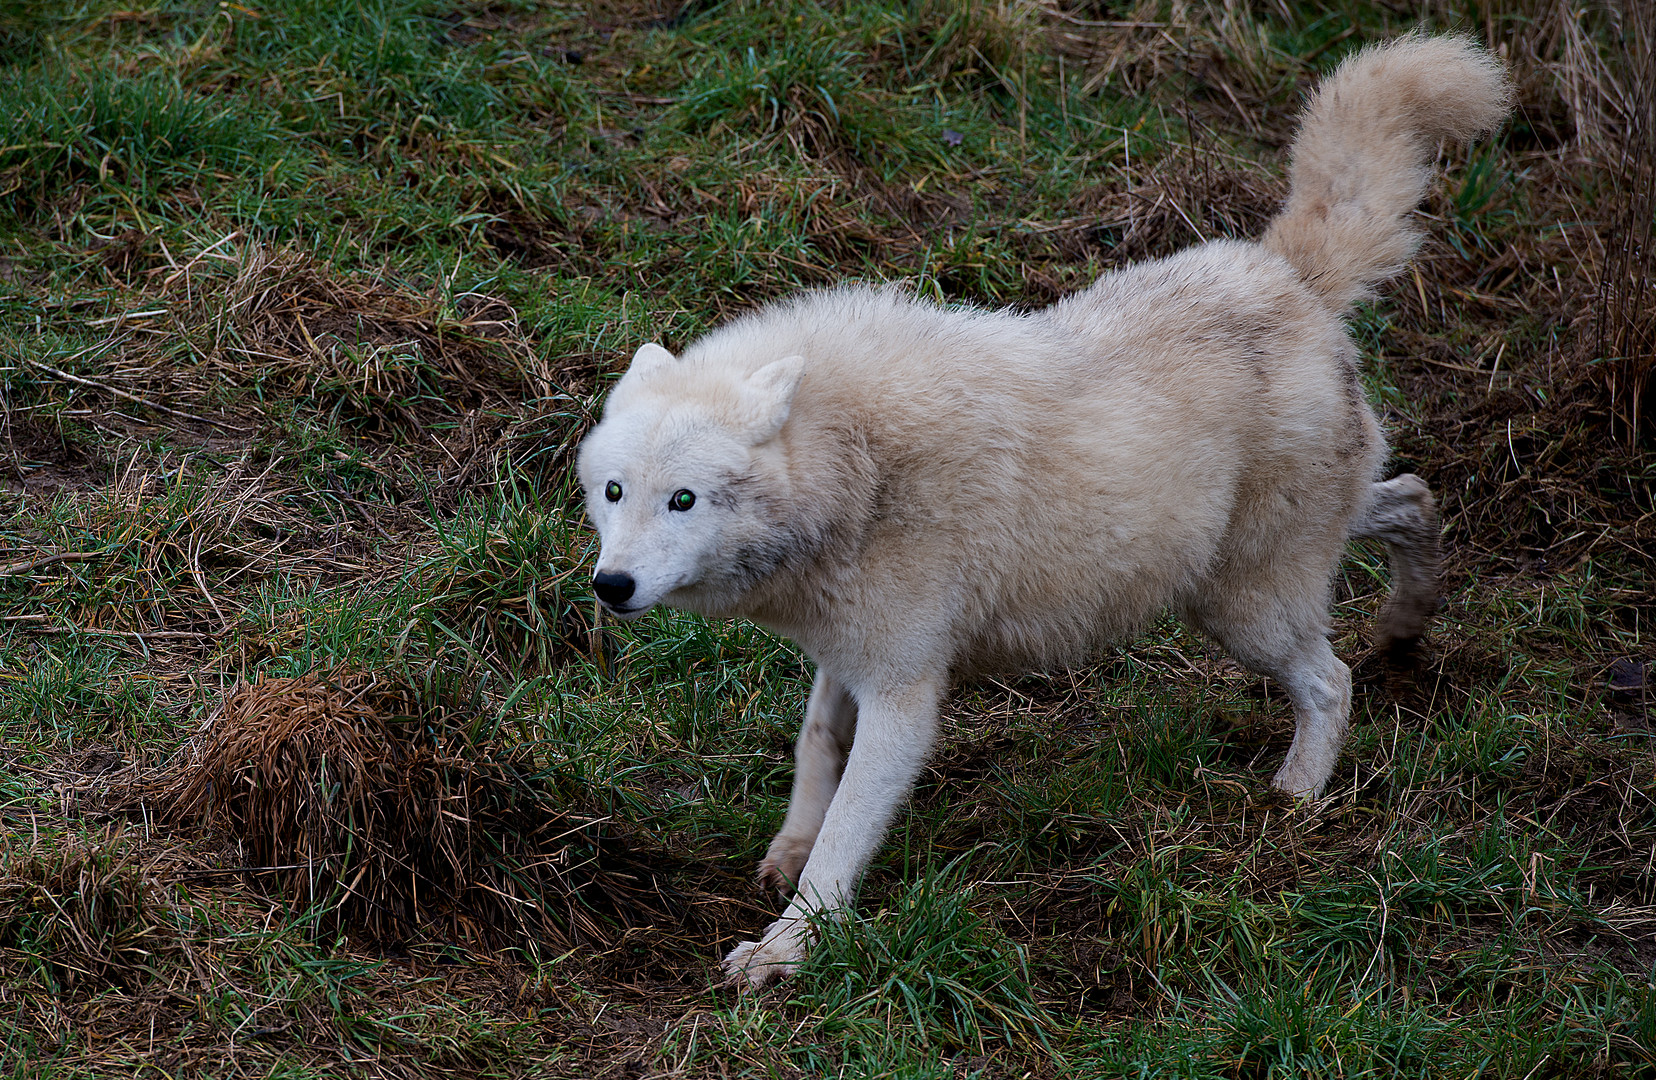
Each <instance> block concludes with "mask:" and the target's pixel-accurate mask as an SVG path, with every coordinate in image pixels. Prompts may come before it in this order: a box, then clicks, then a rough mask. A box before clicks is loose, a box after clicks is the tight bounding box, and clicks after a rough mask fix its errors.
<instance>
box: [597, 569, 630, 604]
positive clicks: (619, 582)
mask: <svg viewBox="0 0 1656 1080" xmlns="http://www.w3.org/2000/svg"><path fill="white" fill-rule="evenodd" d="M636 588H638V582H636V581H634V580H633V579H632V575H631V574H596V575H594V576H593V579H592V591H593V592H595V593H597V594H598V599H600V600H602V601H603V602H604V603H606V604H608V605H609V606H610V607H620V606H621V605H622V604H625V603H626V602H627V598H628V597H630V596H632V594H633V590H634V589H636Z"/></svg>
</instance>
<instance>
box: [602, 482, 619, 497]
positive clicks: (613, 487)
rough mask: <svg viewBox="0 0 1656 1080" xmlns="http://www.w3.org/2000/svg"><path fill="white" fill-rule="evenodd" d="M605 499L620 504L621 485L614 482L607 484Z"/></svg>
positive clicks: (605, 486)
mask: <svg viewBox="0 0 1656 1080" xmlns="http://www.w3.org/2000/svg"><path fill="white" fill-rule="evenodd" d="M604 498H606V499H608V500H609V501H610V502H620V501H621V485H620V484H617V483H616V482H615V481H614V480H611V481H610V482H609V483H607V484H605V485H604Z"/></svg>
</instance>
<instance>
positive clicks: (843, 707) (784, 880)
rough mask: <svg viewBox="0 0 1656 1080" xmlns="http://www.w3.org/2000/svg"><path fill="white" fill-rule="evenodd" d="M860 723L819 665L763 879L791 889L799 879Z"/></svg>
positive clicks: (763, 865)
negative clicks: (790, 792)
mask: <svg viewBox="0 0 1656 1080" xmlns="http://www.w3.org/2000/svg"><path fill="white" fill-rule="evenodd" d="M856 728H857V703H856V701H855V700H854V699H853V698H852V697H851V694H850V693H849V692H848V691H847V690H846V689H845V687H844V686H842V685H841V684H840V683H839V682H838V681H836V680H835V679H834V677H833V676H832V675H830V674H828V672H827V671H826V670H824V669H822V668H818V669H817V676H816V682H815V683H814V684H813V685H812V686H811V700H810V703H809V704H807V705H806V706H805V726H804V727H803V728H801V729H800V732H799V742H798V743H796V744H795V746H794V786H793V798H792V799H791V800H790V801H789V802H788V817H787V819H786V820H785V821H783V822H782V831H781V832H779V833H777V834H776V839H774V840H772V841H771V845H770V850H769V851H767V852H766V853H765V859H764V861H763V862H761V863H760V864H759V882H760V884H762V885H767V886H769V887H771V888H773V889H776V890H777V891H778V892H781V893H784V894H787V893H790V892H792V891H793V889H794V886H795V885H797V884H798V883H799V874H800V872H801V871H802V870H804V869H805V860H806V859H808V858H810V855H811V848H812V846H813V845H815V844H816V838H817V833H818V832H820V831H821V829H822V819H823V817H824V816H825V815H826V814H827V813H828V804H829V803H831V802H832V801H833V798H834V791H835V789H836V788H838V787H839V782H840V771H841V770H842V769H844V768H845V755H846V752H847V751H849V750H850V749H851V736H852V733H853V732H855V731H856Z"/></svg>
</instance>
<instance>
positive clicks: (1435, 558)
mask: <svg viewBox="0 0 1656 1080" xmlns="http://www.w3.org/2000/svg"><path fill="white" fill-rule="evenodd" d="M1351 536H1352V537H1353V538H1366V539H1374V540H1379V541H1381V542H1383V543H1384V544H1385V545H1386V562H1387V564H1388V565H1389V566H1390V567H1391V577H1392V584H1391V595H1390V596H1389V597H1387V598H1386V603H1385V605H1384V606H1383V607H1382V608H1381V609H1380V616H1379V618H1378V620H1377V621H1376V624H1375V631H1374V643H1375V645H1376V646H1378V647H1379V648H1382V649H1385V650H1386V651H1388V652H1389V653H1391V654H1392V655H1393V656H1406V655H1407V654H1409V653H1410V652H1412V651H1413V650H1414V647H1415V645H1417V644H1418V643H1419V641H1420V639H1421V638H1422V637H1424V636H1425V635H1426V621H1427V620H1428V619H1430V618H1431V617H1432V612H1434V611H1436V610H1437V606H1438V588H1437V583H1438V562H1439V559H1440V555H1439V551H1438V512H1437V504H1436V503H1435V502H1433V501H1432V490H1431V488H1429V487H1427V486H1426V481H1424V480H1422V479H1421V478H1420V477H1418V476H1416V475H1415V474H1414V473H1404V474H1402V475H1401V476H1396V477H1393V478H1392V479H1390V480H1386V481H1384V482H1382V483H1376V484H1371V485H1370V486H1369V501H1368V504H1367V505H1366V506H1364V507H1363V510H1362V512H1361V513H1359V514H1358V515H1357V518H1356V520H1354V521H1353V522H1352V523H1351Z"/></svg>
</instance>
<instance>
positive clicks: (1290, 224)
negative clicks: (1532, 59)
mask: <svg viewBox="0 0 1656 1080" xmlns="http://www.w3.org/2000/svg"><path fill="white" fill-rule="evenodd" d="M1508 95H1509V91H1508V85H1507V82H1506V80H1505V78H1504V76H1503V74H1502V71H1501V68H1500V66H1499V64H1498V63H1497V62H1496V61H1495V60H1494V59H1492V58H1491V57H1490V56H1489V55H1488V54H1486V53H1484V52H1483V51H1482V50H1480V49H1478V48H1476V47H1474V46H1473V45H1472V44H1471V43H1470V42H1469V41H1468V40H1467V39H1465V38H1461V37H1436V38H1428V37H1422V36H1419V35H1411V36H1408V37H1405V38H1403V39H1401V40H1399V41H1396V42H1394V43H1392V44H1390V45H1387V46H1384V47H1379V48H1370V49H1368V50H1366V51H1363V52H1361V53H1358V54H1357V55H1355V56H1353V57H1352V58H1350V59H1348V60H1347V61H1346V62H1345V63H1344V64H1343V65H1342V66H1341V67H1340V68H1339V70H1338V71H1336V72H1335V73H1334V74H1333V75H1332V76H1331V77H1330V78H1329V79H1328V80H1327V81H1326V82H1325V83H1324V84H1323V86H1322V87H1321V89H1320V90H1318V91H1317V93H1316V94H1315V95H1314V96H1313V97H1312V99H1311V101H1310V104H1309V106H1308V108H1307V110H1306V112H1305V115H1304V119H1303V123H1302V127H1301V130H1300V133H1299V136H1298V139H1297V140H1296V142H1295V144H1294V148H1293V164H1292V169H1291V173H1290V179H1291V193H1290V195H1289V198H1288V202H1287V205H1286V206H1285V207H1284V208H1283V210H1282V213H1281V214H1280V215H1279V216H1278V217H1277V218H1276V219H1275V220H1274V221H1272V223H1271V225H1270V227H1269V229H1268V230H1267V231H1266V233H1265V236H1264V238H1263V239H1262V240H1261V241H1259V242H1258V243H1247V242H1241V241H1235V240H1220V241H1215V242H1213V243H1208V244H1204V245H1202V246H1200V247H1196V248H1192V249H1189V250H1187V251H1184V252H1181V253H1180V254H1178V255H1174V256H1172V257H1170V258H1166V259H1162V260H1159V261H1156V262H1151V263H1146V264H1142V265H1137V266H1130V267H1127V268H1126V269H1123V270H1118V271H1115V272H1113V273H1110V274H1108V275H1106V276H1105V277H1103V278H1102V279H1100V280H1099V281H1098V282H1097V283H1096V284H1094V285H1093V286H1092V287H1091V288H1089V289H1087V290H1086V291H1085V292H1082V293H1078V294H1076V295H1074V296H1071V297H1068V298H1066V299H1065V300H1063V301H1061V302H1060V303H1058V304H1055V305H1054V306H1052V307H1050V308H1048V309H1046V310H1044V311H1040V312H1036V313H1033V314H1016V313H1012V312H1005V311H977V310H970V309H964V308H947V307H940V306H937V305H934V304H929V303H925V302H922V301H919V300H916V299H914V298H913V297H911V296H908V295H906V294H905V293H903V292H902V291H900V290H896V289H890V288H885V289H875V288H865V287H848V288H841V289H835V290H830V291H825V292H818V293H811V294H807V295H803V296H799V297H796V298H794V299H792V300H789V301H786V302H783V303H778V304H774V305H771V306H768V307H765V308H763V309H761V310H759V311H756V312H754V313H752V314H750V315H747V316H744V317H742V318H740V319H737V320H736V321H735V322H732V323H730V324H729V325H727V326H724V327H722V328H720V329H718V330H716V331H714V332H713V333H710V334H708V335H707V336H706V337H704V338H702V339H701V340H699V341H697V342H695V343H694V344H693V345H691V346H690V347H689V348H688V349H686V350H685V352H684V354H683V356H682V357H680V358H674V356H673V355H672V354H671V353H669V352H668V351H667V350H666V349H663V348H661V347H659V346H656V345H645V346H643V347H642V348H640V349H639V350H638V353H637V355H635V356H634V357H633V361H632V366H631V367H630V368H629V369H628V370H627V372H626V374H625V375H624V376H623V377H622V378H621V380H620V381H619V382H618V383H617V384H616V385H615V387H614V389H613V390H611V392H610V395H609V399H608V402H607V403H606V405H605V409H604V415H603V420H602V422H601V423H600V424H599V425H598V426H597V427H596V428H595V429H594V430H593V432H592V433H591V434H590V435H589V436H588V437H587V439H586V440H585V442H584V443H583V444H582V446H581V451H580V460H579V466H578V467H579V472H580V479H581V483H582V485H583V487H584V488H585V490H586V496H587V512H588V514H589V516H590V517H591V520H592V522H593V523H594V524H595V525H596V526H597V529H598V533H599V536H600V538H601V541H602V551H601V553H600V555H599V557H598V566H597V570H596V574H595V576H594V586H595V589H596V590H597V593H598V596H599V598H600V599H601V600H602V601H603V603H604V604H605V605H606V606H607V607H608V608H609V610H611V611H613V612H615V613H617V614H619V615H621V616H622V617H630V616H636V615H637V614H639V613H641V612H643V611H645V610H647V609H648V608H650V607H652V606H654V605H656V604H667V605H670V606H672V607H677V608H684V609H686V610H690V611H696V612H701V613H704V614H707V615H714V616H745V617H747V618H749V619H752V620H754V621H755V622H758V623H760V624H762V625H764V626H766V627H769V628H771V629H772V630H774V631H776V632H777V633H780V634H784V635H786V636H787V637H790V638H792V639H793V640H794V641H796V642H797V643H798V644H799V646H800V647H801V648H802V649H803V650H804V651H805V653H806V654H807V655H808V656H810V658H811V659H812V660H813V661H815V663H816V665H817V675H816V683H815V685H814V686H813V687H812V689H811V696H810V702H809V704H808V705H807V706H806V710H805V726H804V729H803V731H802V732H801V733H800V736H799V742H798V746H797V757H796V770H797V771H796V774H795V779H794V791H793V801H792V803H791V805H790V806H789V808H788V814H787V819H786V821H785V823H784V824H783V826H782V830H781V832H780V833H778V834H777V836H776V839H775V841H774V842H773V843H772V844H771V846H770V850H769V852H768V853H767V854H766V856H765V859H764V861H763V862H762V863H761V864H760V870H759V873H760V877H761V879H762V880H764V881H767V882H769V883H772V884H775V885H777V886H779V887H783V888H785V887H787V886H789V885H792V886H795V888H794V892H793V900H792V902H791V904H790V905H789V907H788V910H787V911H786V912H785V913H784V915H783V917H782V918H781V919H779V920H778V921H777V922H775V923H773V924H772V925H771V926H770V927H769V928H768V929H767V930H766V931H765V933H764V934H763V935H762V936H761V938H760V940H759V941H757V942H746V943H744V944H742V945H740V946H739V947H738V948H736V949H735V950H734V951H733V952H732V953H731V954H730V955H729V957H728V958H726V960H725V968H726V971H727V973H728V975H729V977H730V978H731V980H732V981H735V982H739V983H744V984H752V985H757V984H760V983H763V982H765V981H767V980H768V979H770V978H774V977H778V976H781V975H784V974H786V973H788V972H789V971H791V970H792V969H793V968H794V966H796V965H797V963H798V961H799V960H800V958H801V957H802V956H803V955H804V952H805V949H806V944H807V942H806V923H805V921H804V917H805V916H806V915H807V914H808V913H810V912H812V911H813V910H817V909H823V908H828V909H834V908H840V907H843V906H844V905H847V904H849V903H850V902H851V900H852V896H853V890H854V887H855V884H856V881H857V878H858V875H859V874H860V873H861V871H862V870H863V869H864V868H865V867H866V866H867V864H868V861H869V859H870V857H871V856H872V855H873V853H874V850H875V848H876V847H877V846H878V845H879V843H880V840H881V838H882V836H883V834H884V832H885V829H886V827H887V825H888V824H889V823H890V821H891V818H892V816H893V814H894V813H895V812H896V810H897V808H898V807H899V805H900V804H901V803H902V801H903V799H904V798H905V797H906V795H907V794H908V791H909V789H910V787H911V785H912V784H913V782H914V779H915V776H916V774H917V773H918V772H919V770H920V768H921V765H922V763H923V762H924V759H925V757H926V755H927V752H928V750H929V749H930V747H931V745H932V742H933V739H934V738H935V736H936V733H937V727H938V706H939V703H940V701H941V699H942V698H943V696H944V693H945V692H946V691H947V689H948V687H949V683H950V680H951V678H953V677H956V676H960V675H963V674H969V673H972V672H982V671H989V670H1006V669H1013V670H1017V669H1028V668H1032V667H1038V666H1049V665H1059V664H1064V663H1066V662H1072V661H1077V660H1080V659H1082V658H1085V657H1087V656H1089V655H1090V654H1092V653H1093V652H1094V650H1096V649H1098V648H1099V647H1100V646H1101V645H1103V644H1104V643H1107V642H1109V641H1111V640H1115V639H1120V638H1123V637H1125V636H1127V635H1130V634H1132V633H1133V632H1134V631H1135V629H1136V628H1138V627H1141V626H1143V625H1144V624H1145V622H1146V621H1147V620H1149V619H1151V618H1152V617H1153V616H1154V615H1155V614H1156V612H1158V611H1159V610H1162V609H1164V608H1171V609H1173V610H1174V611H1176V612H1178V613H1179V614H1180V615H1181V616H1182V617H1183V618H1184V619H1185V620H1187V621H1188V622H1189V623H1191V624H1192V625H1194V626H1196V627H1199V628H1201V629H1202V630H1203V631H1205V632H1206V633H1208V634H1210V635H1212V636H1213V637H1214V638H1216V639H1217V640H1218V641H1219V642H1220V643H1221V644H1223V645H1224V647H1225V648H1226V649H1227V650H1228V651H1229V652H1230V653H1231V654H1232V655H1233V656H1235V657H1236V658H1237V659H1238V660H1239V661H1241V662H1242V663H1243V664H1245V665H1247V666H1248V667H1249V668H1251V669H1252V670H1254V671H1257V672H1260V673H1262V674H1264V675H1267V676H1269V677H1270V678H1272V679H1274V680H1276V681H1277V682H1278V683H1279V684H1280V685H1281V686H1282V687H1283V688H1284V689H1285V690H1286V691H1287V693H1288V696H1289V698H1290V699H1291V701H1292V703H1293V707H1294V714H1295V722H1296V728H1295V733H1294V741H1293V745H1292V746H1291V747H1290V748H1289V750H1288V757H1287V760H1286V762H1285V763H1284V764H1283V766H1282V768H1281V769H1280V771H1278V772H1277V774H1276V776H1275V779H1274V783H1275V785H1276V786H1277V787H1278V788H1281V789H1282V790H1284V791H1288V792H1292V793H1294V794H1298V795H1316V794H1320V793H1321V791H1322V788H1323V785H1324V784H1325V783H1326V782H1327V781H1328V778H1329V775H1330V774H1331V773H1332V771H1333V769H1334V764H1335V759H1336V758H1337V756H1338V754H1339V751H1340V745H1341V743H1342V741H1343V740H1344V738H1345V733H1346V725H1347V718H1348V714H1349V712H1350V702H1351V674H1350V671H1349V670H1348V669H1347V668H1346V666H1345V665H1344V664H1342V663H1341V662H1340V661H1339V660H1338V659H1336V658H1335V656H1334V653H1333V651H1332V650H1331V649H1330V648H1329V644H1328V629H1329V616H1328V607H1329V600H1330V595H1329V589H1330V581H1331V579H1332V575H1333V573H1334V570H1335V567H1336V564H1337V563H1338V561H1339V559H1340V557H1341V552H1342V549H1343V547H1344V545H1345V542H1346V540H1347V538H1348V537H1351V536H1371V537H1378V538H1380V539H1382V540H1384V541H1385V542H1386V544H1387V546H1388V549H1389V550H1388V555H1389V559H1390V562H1391V567H1392V573H1393V587H1392V595H1391V598H1390V599H1389V601H1388V603H1387V606H1386V608H1385V610H1384V611H1383V612H1382V614H1381V618H1380V628H1379V635H1378V636H1379V638H1380V639H1381V640H1382V641H1383V642H1394V643H1395V642H1398V641H1405V640H1408V639H1412V638H1414V637H1416V636H1418V635H1419V634H1421V633H1422V632H1423V631H1424V628H1425V623H1426V619H1427V617H1428V616H1429V615H1430V613H1431V612H1432V610H1433V609H1434V608H1435V606H1436V591H1435V590H1436V583H1435V576H1436V570H1437V516H1436V511H1435V508H1434V506H1433V503H1432V498H1431V494H1430V492H1429V491H1428V490H1427V488H1426V485H1425V484H1424V483H1422V482H1421V480H1420V479H1419V478H1418V477H1415V476H1412V475H1403V476H1399V477H1397V478H1396V479H1393V480H1390V481H1388V482H1384V483H1378V482H1375V477H1376V475H1377V473H1378V471H1379V470H1380V468H1381V467H1382V465H1383V464H1384V462H1385V460H1386V446H1385V442H1384V440H1383V439H1382V437H1381V434H1380V431H1379V428H1378V426H1377V425H1376V423H1375V420H1374V415H1373V413H1372V412H1371V411H1370V409H1369V406H1368V404H1367V403H1366V402H1365V400H1364V398H1363V393H1362V389H1361V387H1360V384H1359V381H1358V375H1357V354H1356V350H1355V348H1354V347H1353V346H1352V343H1351V341H1350V340H1349V339H1348V337H1347V334H1346V330H1345V327H1344V325H1343V323H1342V316H1343V315H1344V314H1345V312H1346V311H1347V309H1349V308H1350V307H1351V305H1352V304H1353V303H1354V302H1355V301H1356V300H1358V299H1359V298H1360V297H1362V296H1364V295H1365V294H1366V293H1367V292H1368V291H1369V290H1370V289H1371V288H1372V287H1373V286H1374V285H1375V284H1377V283H1378V282H1380V281H1382V280H1384V279H1386V278H1387V277H1389V276H1390V275H1392V274H1394V273H1396V272H1397V271H1398V270H1399V269H1401V267H1402V266H1403V265H1404V263H1405V262H1406V261H1407V259H1408V258H1409V256H1410V255H1411V254H1412V252H1413V251H1414V248H1415V245H1416V244H1417V243H1418V240H1419V235H1418V233H1417V231H1416V230H1415V228H1414V227H1413V225H1412V224H1411V222H1410V220H1409V219H1410V215H1411V212H1412V210H1413V208H1414V207H1415V205H1416V204H1417V203H1418V202H1419V201H1420V199H1421V197H1422V196H1423V195H1424V193H1425V188H1426V185H1427V182H1428V180H1429V178H1430V175H1431V170H1430V166H1429V163H1430V162H1431V161H1432V159H1433V158H1434V156H1435V153H1436V149H1435V148H1436V145H1437V142H1438V140H1440V139H1444V138H1455V139H1465V138H1470V137H1472V136H1475V135H1477V134H1479V133H1481V132H1485V131H1488V130H1490V129H1491V128H1493V127H1495V126H1496V125H1497V124H1498V123H1499V122H1500V121H1501V120H1502V118H1503V117H1504V116H1505V114H1506V111H1507V107H1508Z"/></svg>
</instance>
